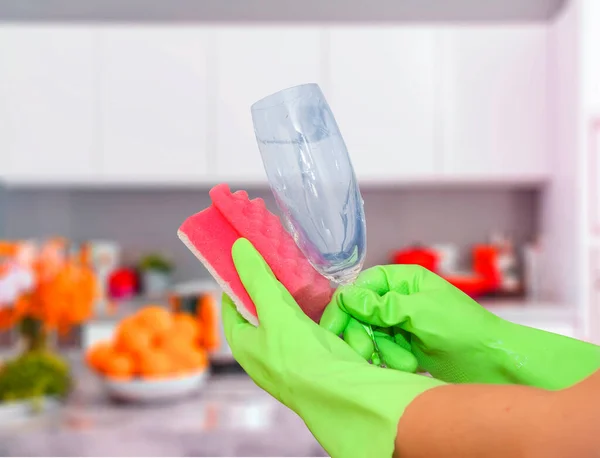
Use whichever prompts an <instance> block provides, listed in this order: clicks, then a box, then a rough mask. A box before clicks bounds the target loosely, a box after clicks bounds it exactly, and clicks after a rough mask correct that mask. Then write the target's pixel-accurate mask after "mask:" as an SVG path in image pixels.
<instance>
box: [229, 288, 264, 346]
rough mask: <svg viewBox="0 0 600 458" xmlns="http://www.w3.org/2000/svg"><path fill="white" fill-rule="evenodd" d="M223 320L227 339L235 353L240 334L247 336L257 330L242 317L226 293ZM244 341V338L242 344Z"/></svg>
mask: <svg viewBox="0 0 600 458" xmlns="http://www.w3.org/2000/svg"><path fill="white" fill-rule="evenodd" d="M221 319H222V320H223V330H224V331H225V339H227V343H228V344H229V347H230V348H231V349H232V351H234V348H237V342H238V341H240V340H239V335H240V334H245V335H246V336H247V335H248V334H250V333H252V332H253V331H255V330H256V328H255V327H254V326H253V325H251V324H250V323H248V322H247V321H246V319H245V318H244V317H243V316H242V315H240V312H238V311H237V308H236V306H235V304H234V302H233V301H232V300H231V298H230V297H229V296H228V295H227V294H225V293H223V295H222V298H221ZM243 341H244V338H243V337H242V342H243Z"/></svg>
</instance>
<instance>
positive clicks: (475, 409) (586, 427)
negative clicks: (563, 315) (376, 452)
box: [396, 372, 600, 458]
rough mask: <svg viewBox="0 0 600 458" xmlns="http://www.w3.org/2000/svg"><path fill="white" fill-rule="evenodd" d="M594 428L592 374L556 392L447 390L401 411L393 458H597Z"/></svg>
mask: <svg viewBox="0 0 600 458" xmlns="http://www.w3.org/2000/svg"><path fill="white" fill-rule="evenodd" d="M599 422H600V372H599V373H596V374H595V375H594V376H592V377H590V378H589V379H587V380H585V381H584V382H582V383H580V384H578V385H577V386H575V387H573V388H571V389H568V390H563V391H545V390H541V389H537V388H531V387H524V386H503V385H447V386H442V387H438V388H434V389H432V390H429V391H426V392H425V393H423V394H422V395H421V396H419V397H417V398H416V399H415V400H414V401H413V402H412V403H411V404H410V406H409V407H408V408H407V409H406V411H405V412H404V415H403V416H402V418H401V420H400V422H399V423H398V435H397V438H396V456H399V457H401V458H417V457H431V456H436V457H448V458H451V457H464V458H467V457H480V456H485V457H489V458H495V457H498V458H500V457H502V458H504V457H506V456H514V457H520V456H521V457H538V456H539V457H553V456H556V457H559V456H575V455H577V456H580V457H586V456H597V453H598V450H599V449H600V436H599V435H598V433H597V431H595V430H596V429H597V424H598V423H599ZM594 453H596V455H594Z"/></svg>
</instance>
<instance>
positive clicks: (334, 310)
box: [319, 294, 350, 336]
mask: <svg viewBox="0 0 600 458" xmlns="http://www.w3.org/2000/svg"><path fill="white" fill-rule="evenodd" d="M337 296H338V295H337V294H334V296H333V298H332V299H331V301H330V302H329V304H327V307H325V310H324V311H323V315H322V316H321V320H320V321H319V325H320V326H321V327H323V328H325V329H327V330H328V331H331V332H333V333H334V334H335V335H336V336H339V335H341V334H342V333H343V332H344V331H345V330H346V327H347V326H348V323H349V322H350V315H348V314H347V313H346V312H344V311H343V310H342V309H341V308H340V307H339V305H338V303H337Z"/></svg>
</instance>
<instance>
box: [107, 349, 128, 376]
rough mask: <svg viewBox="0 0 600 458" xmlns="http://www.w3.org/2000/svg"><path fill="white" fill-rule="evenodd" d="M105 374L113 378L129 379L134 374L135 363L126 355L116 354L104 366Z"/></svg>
mask: <svg viewBox="0 0 600 458" xmlns="http://www.w3.org/2000/svg"><path fill="white" fill-rule="evenodd" d="M103 368H104V373H105V374H106V375H107V376H108V377H111V378H117V379H129V378H131V377H133V374H134V362H133V359H132V358H131V356H129V355H127V354H126V353H119V352H114V353H113V354H112V355H111V356H110V357H108V358H107V359H106V361H105V362H104V365H103Z"/></svg>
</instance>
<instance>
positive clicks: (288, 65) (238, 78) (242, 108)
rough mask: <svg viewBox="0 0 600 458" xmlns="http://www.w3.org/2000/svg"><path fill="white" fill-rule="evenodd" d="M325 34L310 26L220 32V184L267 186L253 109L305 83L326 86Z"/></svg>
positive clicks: (217, 60)
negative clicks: (265, 99)
mask: <svg viewBox="0 0 600 458" xmlns="http://www.w3.org/2000/svg"><path fill="white" fill-rule="evenodd" d="M321 53H322V48H321V32H320V30H319V29H317V28H305V27H298V28H293V27H261V28H257V27H226V28H222V29H219V30H218V32H217V52H216V75H215V76H216V78H217V106H216V116H217V118H216V119H217V137H216V155H217V156H216V166H217V176H218V177H219V179H235V180H239V181H240V182H266V175H265V172H264V168H263V165H262V161H261V157H260V153H259V151H258V146H257V144H256V139H255V137H254V129H253V126H252V117H251V114H250V106H251V105H252V104H253V103H254V102H256V101H258V100H260V99H261V98H263V97H265V96H267V95H270V94H272V93H274V92H277V91H279V90H281V89H285V88H288V87H291V86H296V85H299V84H304V83H321V82H322V81H321Z"/></svg>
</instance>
